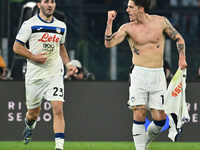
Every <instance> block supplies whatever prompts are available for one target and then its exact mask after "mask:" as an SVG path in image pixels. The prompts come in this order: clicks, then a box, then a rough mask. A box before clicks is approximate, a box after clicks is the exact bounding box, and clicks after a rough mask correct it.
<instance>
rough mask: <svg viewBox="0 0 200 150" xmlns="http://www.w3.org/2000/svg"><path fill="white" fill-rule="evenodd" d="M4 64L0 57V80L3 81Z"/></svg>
mask: <svg viewBox="0 0 200 150" xmlns="http://www.w3.org/2000/svg"><path fill="white" fill-rule="evenodd" d="M6 68H7V67H6V64H5V61H4V59H3V57H2V56H0V79H4V77H5V74H6Z"/></svg>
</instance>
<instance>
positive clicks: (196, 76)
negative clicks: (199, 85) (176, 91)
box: [192, 65, 200, 82]
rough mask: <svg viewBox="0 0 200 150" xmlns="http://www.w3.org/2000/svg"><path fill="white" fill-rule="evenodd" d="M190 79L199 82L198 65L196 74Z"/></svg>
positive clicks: (199, 70)
mask: <svg viewBox="0 0 200 150" xmlns="http://www.w3.org/2000/svg"><path fill="white" fill-rule="evenodd" d="M192 81H195V82H200V65H199V67H198V71H197V74H196V75H195V76H194V77H193V79H192Z"/></svg>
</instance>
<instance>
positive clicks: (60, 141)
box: [55, 138, 65, 150]
mask: <svg viewBox="0 0 200 150" xmlns="http://www.w3.org/2000/svg"><path fill="white" fill-rule="evenodd" d="M55 143H56V147H55V148H58V149H62V150H63V147H64V143H65V139H62V138H55Z"/></svg>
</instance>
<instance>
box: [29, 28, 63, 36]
mask: <svg viewBox="0 0 200 150" xmlns="http://www.w3.org/2000/svg"><path fill="white" fill-rule="evenodd" d="M38 32H48V33H57V34H61V35H63V34H64V32H62V31H61V32H60V33H58V32H57V31H56V30H51V29H40V30H38V29H33V30H32V33H38Z"/></svg>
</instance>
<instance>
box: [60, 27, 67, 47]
mask: <svg viewBox="0 0 200 150" xmlns="http://www.w3.org/2000/svg"><path fill="white" fill-rule="evenodd" d="M66 34H67V27H66V25H65V32H64V34H63V36H62V38H61V40H60V44H61V45H62V44H64V43H65V38H66Z"/></svg>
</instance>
